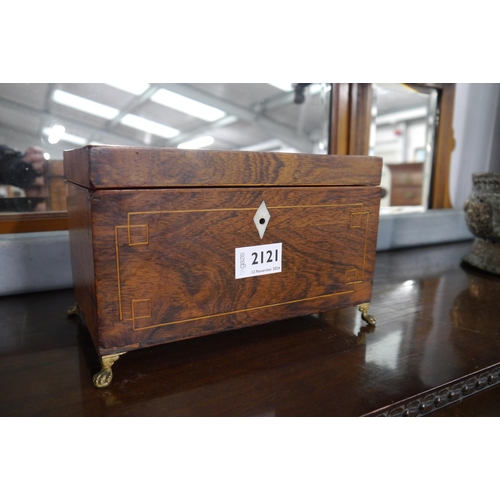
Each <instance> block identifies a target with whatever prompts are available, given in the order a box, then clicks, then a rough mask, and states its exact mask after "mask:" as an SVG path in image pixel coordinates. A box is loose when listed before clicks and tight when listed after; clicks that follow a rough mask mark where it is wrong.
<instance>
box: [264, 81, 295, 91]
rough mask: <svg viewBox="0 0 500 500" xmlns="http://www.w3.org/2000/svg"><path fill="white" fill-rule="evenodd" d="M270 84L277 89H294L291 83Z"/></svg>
mask: <svg viewBox="0 0 500 500" xmlns="http://www.w3.org/2000/svg"><path fill="white" fill-rule="evenodd" d="M268 85H272V86H273V87H276V88H277V89H280V90H283V92H290V91H292V90H293V87H292V84H291V83H268Z"/></svg>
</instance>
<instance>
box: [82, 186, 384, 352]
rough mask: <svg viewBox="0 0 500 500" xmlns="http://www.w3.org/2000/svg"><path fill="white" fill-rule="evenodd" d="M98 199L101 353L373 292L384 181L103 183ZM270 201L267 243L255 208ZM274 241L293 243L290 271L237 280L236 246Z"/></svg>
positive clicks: (287, 260) (287, 253) (288, 252)
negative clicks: (319, 184)
mask: <svg viewBox="0 0 500 500" xmlns="http://www.w3.org/2000/svg"><path fill="white" fill-rule="evenodd" d="M91 198H92V201H91V206H92V232H93V246H94V265H95V277H96V297H97V304H98V312H97V316H98V336H99V350H100V352H101V353H106V354H107V353H111V352H116V351H118V350H119V351H123V350H130V349H136V348H139V347H146V346H149V345H154V344H158V343H164V342H171V341H174V340H180V339H183V338H188V337H193V336H200V335H206V334H209V333H214V332H218V331H223V330H228V329H234V328H239V327H243V326H249V325H255V324H260V323H265V322H268V321H275V320H278V319H283V318H287V317H293V316H299V315H303V314H308V313H312V312H319V311H322V310H326V309H330V308H332V307H342V306H349V305H354V304H359V303H363V302H369V300H370V297H371V286H372V279H373V269H374V261H375V245H376V235H377V228H378V207H379V200H380V188H378V187H365V188H248V189H247V188H245V189H237V188H234V189H222V188H221V189H179V190H175V189H155V190H116V191H115V190H100V191H96V192H94V193H93V194H92V196H91ZM262 200H264V201H265V202H266V204H267V207H268V209H269V212H270V215H271V218H270V222H269V225H268V227H267V230H266V233H265V235H264V237H263V239H262V240H261V239H260V236H259V233H258V231H257V228H256V226H255V224H254V221H253V217H254V215H255V212H256V211H257V209H258V207H259V205H260V204H261V202H262ZM269 243H282V246H283V258H282V272H280V273H275V274H269V275H263V276H255V277H249V278H244V279H235V249H236V248H241V247H247V246H254V245H265V244H269ZM87 244H88V243H87Z"/></svg>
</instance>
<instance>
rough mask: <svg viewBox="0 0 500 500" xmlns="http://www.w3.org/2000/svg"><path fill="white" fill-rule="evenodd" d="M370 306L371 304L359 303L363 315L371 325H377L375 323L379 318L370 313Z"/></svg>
mask: <svg viewBox="0 0 500 500" xmlns="http://www.w3.org/2000/svg"><path fill="white" fill-rule="evenodd" d="M369 307H370V304H360V305H359V310H360V311H361V317H362V318H363V320H364V321H366V322H367V323H368V324H369V325H372V326H375V324H376V323H377V320H376V319H375V316H371V315H370V314H368V308H369Z"/></svg>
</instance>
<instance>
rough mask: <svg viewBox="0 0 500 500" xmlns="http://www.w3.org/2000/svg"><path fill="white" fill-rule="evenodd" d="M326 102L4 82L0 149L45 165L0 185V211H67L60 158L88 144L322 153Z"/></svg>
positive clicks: (287, 86) (264, 88)
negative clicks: (28, 181)
mask: <svg viewBox="0 0 500 500" xmlns="http://www.w3.org/2000/svg"><path fill="white" fill-rule="evenodd" d="M330 99H331V85H330V84H318V83H315V84H291V83H249V84H234V83H233V84H231V83H224V84H217V83H212V84H166V83H165V84H151V83H133V84H127V83H108V84H104V83H103V84H97V83H29V84H27V83H2V84H0V144H1V145H6V146H8V147H9V148H12V149H14V150H15V151H18V152H20V153H23V154H24V153H25V152H26V151H27V150H28V149H29V148H33V147H35V148H39V149H40V150H41V151H42V152H43V155H44V164H43V168H41V169H39V170H40V172H41V174H42V175H40V177H41V178H40V179H37V180H36V182H35V184H34V185H32V186H30V187H25V186H23V185H20V186H19V185H18V186H16V185H11V184H8V183H4V184H2V185H1V186H0V212H1V213H2V214H13V213H31V214H32V215H33V214H36V213H41V212H64V210H65V209H66V207H65V184H64V172H63V167H62V158H63V151H64V150H65V149H72V148H76V147H81V146H84V145H87V144H110V145H123V146H157V147H178V148H195V149H198V148H204V149H218V150H247V151H281V152H300V153H313V154H327V152H328V140H329V120H330ZM20 159H22V158H20ZM24 159H27V157H24ZM12 182H16V180H15V179H13V181H12Z"/></svg>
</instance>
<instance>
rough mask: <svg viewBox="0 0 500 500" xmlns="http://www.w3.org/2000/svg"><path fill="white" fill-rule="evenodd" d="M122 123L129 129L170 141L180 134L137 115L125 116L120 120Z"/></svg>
mask: <svg viewBox="0 0 500 500" xmlns="http://www.w3.org/2000/svg"><path fill="white" fill-rule="evenodd" d="M120 123H122V124H123V125H126V126H127V127H132V128H135V129H137V130H141V131H143V132H149V133H150V134H154V135H157V136H159V137H165V138H166V139H170V138H172V137H175V136H176V135H178V134H179V130H177V129H175V128H172V127H168V126H167V125H163V124H161V123H158V122H153V121H151V120H148V119H146V118H142V117H140V116H137V115H131V114H128V115H125V116H124V117H123V118H122V119H121V120H120Z"/></svg>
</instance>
